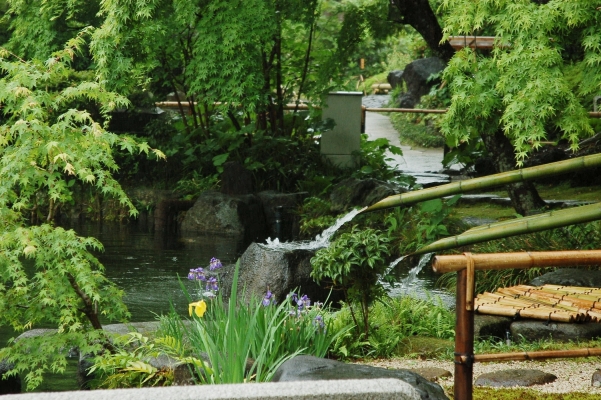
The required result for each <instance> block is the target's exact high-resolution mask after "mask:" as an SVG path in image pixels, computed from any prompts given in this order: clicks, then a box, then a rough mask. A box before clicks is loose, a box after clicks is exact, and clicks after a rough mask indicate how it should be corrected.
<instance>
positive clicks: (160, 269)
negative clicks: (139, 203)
mask: <svg viewBox="0 0 601 400" xmlns="http://www.w3.org/2000/svg"><path fill="white" fill-rule="evenodd" d="M72 228H73V229H74V230H75V231H76V232H77V233H78V234H79V235H80V236H92V237H95V238H97V239H99V240H100V242H101V243H102V244H103V245H104V252H98V253H97V254H96V256H97V257H98V259H99V260H100V261H101V262H102V264H103V265H104V266H105V268H106V276H107V277H108V278H109V279H110V280H112V281H113V282H115V283H116V284H117V285H118V286H119V287H120V288H121V289H123V290H124V292H125V297H124V301H125V303H126V305H127V307H128V308H129V311H130V312H131V321H132V322H142V321H153V320H155V319H156V315H157V314H159V315H160V314H164V313H167V312H168V311H169V309H170V303H172V304H173V306H174V307H175V309H176V310H177V311H179V312H180V313H181V314H182V315H186V314H187V311H188V301H187V299H186V297H185V295H184V293H183V291H182V289H181V286H180V280H179V279H178V277H181V278H182V281H181V282H182V283H183V284H184V285H185V286H186V288H187V289H188V290H190V291H191V290H194V289H195V288H196V287H197V286H195V284H194V283H193V282H190V281H188V280H187V274H188V271H189V269H191V268H196V267H198V266H202V267H206V266H208V264H209V260H210V259H211V258H212V257H216V258H219V259H220V260H221V261H222V263H223V264H224V265H225V264H232V263H234V262H235V261H236V260H237V258H238V257H239V256H240V255H241V254H242V252H243V250H244V247H243V243H242V242H241V241H237V240H235V239H233V238H232V237H227V236H217V235H195V236H183V237H179V236H177V235H175V234H161V233H156V234H155V233H153V232H152V231H151V230H150V229H148V228H146V227H143V226H142V227H141V226H138V225H136V224H129V225H123V224H117V223H102V224H97V223H85V224H82V225H79V226H73V227H72ZM407 273H408V271H400V276H401V277H402V276H404V275H405V276H406V275H407ZM435 279H436V276H435V275H434V274H433V272H432V270H431V269H430V268H428V267H425V268H424V269H423V270H422V271H421V272H420V274H419V277H417V278H416V279H415V280H413V281H412V282H410V283H408V284H407V285H405V287H398V288H396V289H393V290H392V294H393V295H395V296H400V295H406V294H407V293H412V295H415V296H418V297H419V296H421V297H424V295H425V291H424V289H427V291H428V293H434V294H437V293H438V295H440V296H442V299H443V302H445V303H446V304H451V303H452V302H454V298H453V297H452V296H448V295H445V294H443V293H440V292H437V291H436V290H435V289H434V282H435ZM10 337H14V333H13V332H12V331H10V330H8V329H5V328H0V345H2V346H4V345H5V343H6V341H7V340H8V338H10ZM69 369H70V370H69V374H68V376H61V375H53V376H52V378H51V379H48V380H47V381H46V382H45V383H44V385H43V386H42V387H40V388H39V389H38V390H37V391H59V390H76V389H77V382H76V381H75V379H74V376H75V370H76V360H73V361H72V363H71V365H70V366H69Z"/></svg>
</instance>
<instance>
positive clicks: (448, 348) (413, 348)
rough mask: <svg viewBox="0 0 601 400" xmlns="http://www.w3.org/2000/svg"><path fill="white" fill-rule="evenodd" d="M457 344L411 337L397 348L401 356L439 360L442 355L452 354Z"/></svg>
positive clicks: (422, 337)
mask: <svg viewBox="0 0 601 400" xmlns="http://www.w3.org/2000/svg"><path fill="white" fill-rule="evenodd" d="M454 346H455V342H454V341H452V340H448V339H438V338H432V337H424V336H411V337H407V338H404V339H403V340H401V342H400V343H399V345H398V347H397V354H398V355H400V356H406V355H416V356H418V357H419V358H422V359H430V358H439V357H440V355H441V354H450V353H452V351H453V348H454Z"/></svg>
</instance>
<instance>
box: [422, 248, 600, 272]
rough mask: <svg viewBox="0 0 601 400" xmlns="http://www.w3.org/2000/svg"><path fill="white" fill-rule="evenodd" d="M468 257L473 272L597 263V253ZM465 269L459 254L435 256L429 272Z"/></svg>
mask: <svg viewBox="0 0 601 400" xmlns="http://www.w3.org/2000/svg"><path fill="white" fill-rule="evenodd" d="M471 257H472V259H473V260H474V268H475V269H476V270H484V269H494V270H498V269H509V268H519V269H524V268H532V267H561V266H583V265H597V264H601V250H570V251H540V252H519V253H489V254H472V255H471ZM466 266H467V258H466V256H465V255H463V254H454V255H447V256H435V257H434V261H433V262H432V269H433V270H434V272H437V273H446V272H456V271H459V270H462V269H465V268H466Z"/></svg>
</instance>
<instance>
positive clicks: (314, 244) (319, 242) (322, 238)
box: [263, 209, 363, 250]
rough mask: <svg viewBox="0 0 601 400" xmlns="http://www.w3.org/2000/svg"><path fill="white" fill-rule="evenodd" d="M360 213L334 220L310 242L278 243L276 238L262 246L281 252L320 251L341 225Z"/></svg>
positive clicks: (356, 212)
mask: <svg viewBox="0 0 601 400" xmlns="http://www.w3.org/2000/svg"><path fill="white" fill-rule="evenodd" d="M361 211H363V209H357V210H352V211H351V212H349V213H348V214H346V215H345V216H343V217H341V218H339V219H338V220H336V222H335V223H334V225H332V226H330V227H329V228H328V229H326V230H325V231H323V232H322V233H321V234H319V235H317V236H316V237H315V240H311V241H309V240H304V241H297V242H284V243H280V241H279V240H278V239H277V238H275V239H274V240H271V238H269V239H267V243H266V244H264V245H263V246H265V247H267V248H269V249H281V250H299V249H306V250H314V249H320V248H322V247H328V245H329V244H330V239H331V238H332V236H333V235H334V233H336V231H337V230H338V229H340V227H341V226H342V225H344V224H345V223H347V222H349V221H350V220H352V219H353V218H354V217H355V216H356V215H357V214H359V213H360V212H361Z"/></svg>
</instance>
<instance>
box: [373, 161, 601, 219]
mask: <svg viewBox="0 0 601 400" xmlns="http://www.w3.org/2000/svg"><path fill="white" fill-rule="evenodd" d="M599 165H601V154H594V155H590V156H585V157H578V158H575V159H571V160H565V161H558V162H554V163H549V164H544V165H539V166H536V167H529V168H522V169H517V170H514V171H508V172H502V173H500V174H494V175H489V176H485V177H482V178H474V179H468V180H465V181H460V182H453V183H448V184H446V185H441V186H436V187H433V188H428V189H422V190H415V191H412V192H407V193H402V194H398V195H394V196H389V197H386V198H385V199H383V200H380V201H379V202H377V203H376V204H374V205H372V206H370V207H367V208H366V209H365V210H364V211H362V212H370V211H376V210H380V209H385V208H390V207H398V206H406V205H410V204H414V203H419V202H420V201H426V200H431V199H437V198H440V197H445V196H450V195H454V194H458V193H463V192H469V191H472V190H478V189H487V188H490V187H495V186H502V185H506V184H509V183H515V182H523V181H527V180H532V179H538V178H543V177H546V176H555V175H559V174H565V173H567V172H573V171H578V170H581V169H584V168H590V167H594V166H599Z"/></svg>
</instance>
